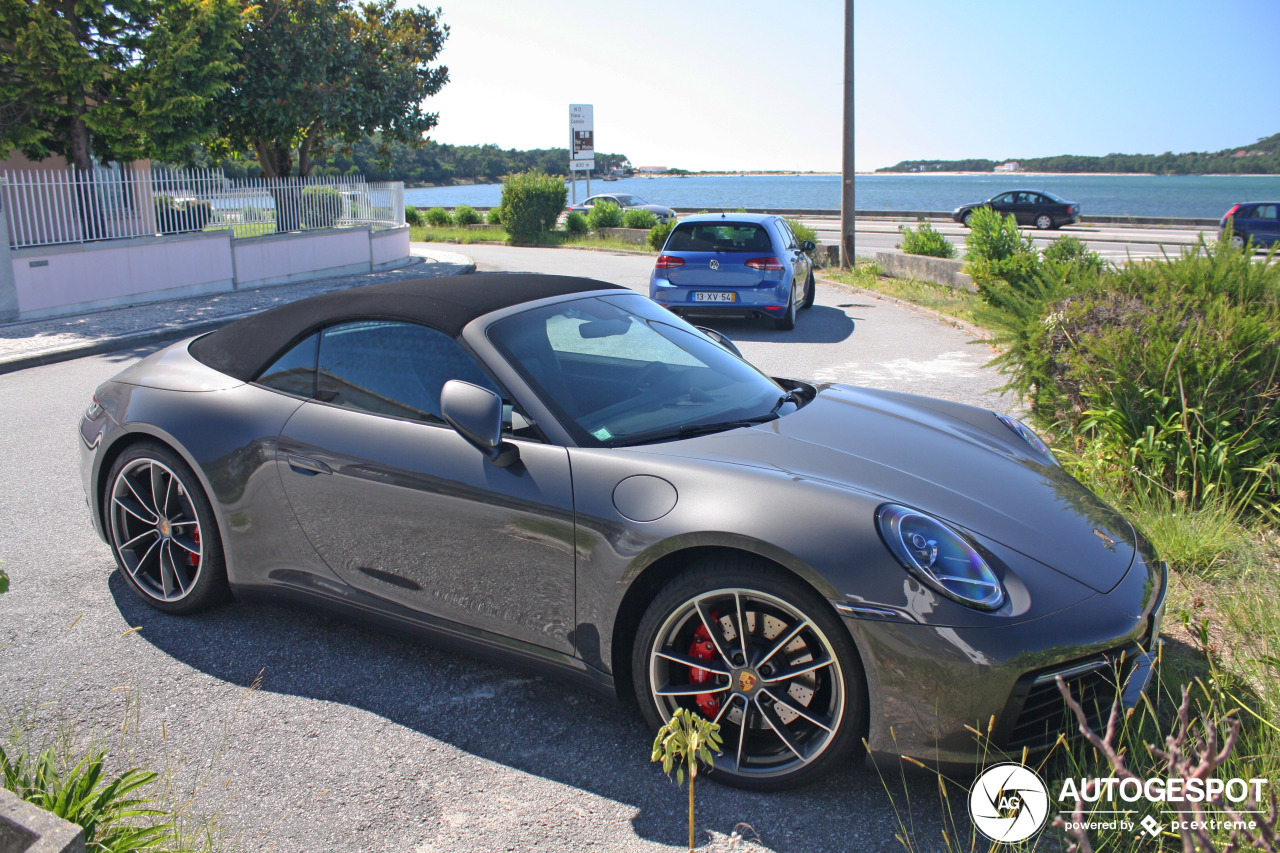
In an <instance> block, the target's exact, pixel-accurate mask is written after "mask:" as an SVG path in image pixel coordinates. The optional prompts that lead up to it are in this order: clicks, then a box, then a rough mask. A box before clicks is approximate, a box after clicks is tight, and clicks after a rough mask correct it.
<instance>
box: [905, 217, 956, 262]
mask: <svg viewBox="0 0 1280 853" xmlns="http://www.w3.org/2000/svg"><path fill="white" fill-rule="evenodd" d="M898 230H899V232H901V234H902V242H901V243H899V244H898V248H899V249H901V250H902V251H904V252H906V253H907V254H908V255H928V256H929V257H931V258H954V257H955V256H956V247H955V246H954V245H952V243H951V241H950V240H948V239H947V238H946V237H943V236H942V235H941V234H939V233H938V232H937V231H934V230H933V226H932V225H930V224H929V223H928V222H925V221H924V220H923V219H921V220H920V221H919V230H917V231H912V230H911V228H910V227H909V226H907V225H903V226H902V227H901V228H899V229H898Z"/></svg>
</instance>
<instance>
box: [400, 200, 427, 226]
mask: <svg viewBox="0 0 1280 853" xmlns="http://www.w3.org/2000/svg"><path fill="white" fill-rule="evenodd" d="M404 221H405V224H406V225H412V226H414V227H416V228H421V227H422V225H423V219H422V212H421V211H419V210H418V208H416V207H414V206H413V205H407V206H406V207H405V209H404Z"/></svg>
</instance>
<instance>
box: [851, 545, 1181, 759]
mask: <svg viewBox="0 0 1280 853" xmlns="http://www.w3.org/2000/svg"><path fill="white" fill-rule="evenodd" d="M1167 585H1168V575H1167V570H1166V569H1165V568H1164V566H1163V564H1161V563H1158V562H1155V561H1154V560H1152V561H1151V562H1144V560H1143V559H1142V557H1139V558H1138V559H1136V560H1135V561H1134V564H1133V566H1132V567H1131V568H1130V570H1129V571H1128V573H1127V574H1126V575H1125V577H1124V578H1123V579H1122V580H1121V581H1120V583H1119V584H1117V586H1116V587H1115V588H1114V589H1113V590H1112V591H1111V592H1109V593H1106V594H1104V595H1095V596H1092V597H1091V598H1088V599H1086V600H1085V601H1082V602H1080V603H1079V604H1076V605H1074V606H1072V607H1069V608H1066V609H1065V610H1062V611H1059V612H1058V613H1054V614H1051V615H1048V616H1044V617H1041V618H1039V619H1033V620H1030V621H1027V622H1022V623H1018V624H1015V625H1008V626H1000V627H987V628H946V627H934V626H928V625H921V624H913V623H907V622H901V621H892V620H889V619H884V618H881V617H877V616H876V615H875V614H870V613H863V614H858V615H850V614H849V613H847V612H845V614H844V615H845V622H846V624H847V625H848V627H849V629H850V631H851V633H852V634H853V636H854V640H855V642H856V643H857V645H858V649H859V652H860V653H861V654H862V657H863V664H864V669H865V671H866V673H867V682H868V683H867V687H868V693H869V696H870V708H869V709H868V733H867V742H868V744H869V746H870V751H871V753H872V756H873V757H876V756H879V757H892V758H894V759H896V758H898V757H899V756H907V757H910V758H913V759H916V760H919V761H923V762H927V763H931V764H934V765H973V764H976V763H979V762H980V761H982V760H984V759H988V758H989V757H990V756H991V755H992V754H993V753H995V752H997V751H1004V752H1006V753H1008V754H1010V755H1014V756H1017V755H1018V754H1020V753H1021V751H1022V750H1023V749H1024V748H1026V749H1027V750H1028V751H1031V752H1036V751H1040V750H1043V749H1046V748H1048V747H1050V746H1052V745H1053V743H1054V742H1055V741H1056V740H1057V738H1058V735H1059V734H1064V735H1066V736H1067V737H1073V736H1075V734H1076V733H1077V726H1076V721H1075V718H1074V717H1073V716H1069V714H1068V710H1067V707H1066V703H1065V702H1064V701H1063V699H1062V697H1061V694H1060V693H1059V692H1058V688H1057V682H1056V680H1055V676H1058V675H1061V676H1062V677H1063V680H1064V681H1065V682H1066V683H1067V685H1068V687H1069V688H1070V689H1071V693H1072V696H1073V698H1076V699H1077V701H1080V702H1081V704H1082V706H1083V707H1084V709H1085V711H1086V713H1087V714H1088V716H1089V718H1090V721H1091V723H1092V724H1094V725H1095V726H1097V725H1099V724H1105V719H1106V713H1107V709H1108V708H1109V707H1110V706H1111V703H1112V701H1113V700H1114V699H1115V697H1116V695H1117V693H1118V692H1119V693H1121V694H1122V696H1123V700H1124V702H1125V704H1126V706H1128V707H1132V705H1133V704H1134V703H1136V702H1137V701H1138V698H1139V697H1140V696H1141V693H1142V692H1143V691H1144V690H1145V689H1146V686H1147V682H1148V680H1149V678H1150V675H1151V665H1152V661H1153V658H1154V656H1155V653H1156V651H1157V645H1158V635H1159V626H1160V620H1161V618H1162V615H1163V611H1164V597H1165V590H1166V588H1167ZM842 612H843V611H842ZM975 731H976V732H978V733H979V734H975Z"/></svg>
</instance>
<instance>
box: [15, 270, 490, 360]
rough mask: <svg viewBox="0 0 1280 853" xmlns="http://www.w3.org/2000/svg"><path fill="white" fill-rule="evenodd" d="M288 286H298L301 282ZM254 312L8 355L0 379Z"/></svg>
mask: <svg viewBox="0 0 1280 853" xmlns="http://www.w3.org/2000/svg"><path fill="white" fill-rule="evenodd" d="M409 254H410V256H411V257H414V258H425V259H427V260H430V261H434V262H436V263H440V264H448V265H451V266H456V267H459V268H460V269H459V270H458V271H457V272H456V273H455V275H466V274H468V273H473V272H475V271H476V264H475V261H473V260H472V259H471V258H469V257H467V256H466V255H460V254H457V253H454V252H440V251H435V250H432V251H430V252H423V251H419V252H414V251H413V248H412V247H410V249H409ZM403 266H407V264H406V265H402V266H401V267H400V268H403ZM390 269H395V268H390ZM388 271H390V270H388ZM315 281H323V279H315ZM291 283H292V284H299V283H301V282H291ZM303 298H306V297H303ZM255 313H257V311H239V312H236V313H234V314H224V315H222V316H221V317H217V318H214V319H212V320H198V321H195V322H191V323H181V324H178V325H175V326H166V327H161V328H158V329H145V330H141V331H137V332H128V333H126V334H123V335H111V336H108V337H102V338H98V339H96V340H92V341H86V342H85V343H82V344H72V345H69V346H63V347H57V348H54V349H47V350H42V351H41V352H34V353H29V354H26V355H17V356H11V357H9V358H3V359H0V376H2V375H4V374H6V373H17V372H18V371H20V370H26V369H27V368H29V367H43V366H44V365H48V364H58V363H60V362H64V361H73V360H74V359H77V358H85V357H87V356H91V355H102V354H104V353H109V352H117V351H119V350H123V349H132V348H133V347H139V346H143V345H146V344H161V343H168V342H170V341H178V340H182V339H183V338H190V337H194V336H196V335H199V334H203V333H204V332H211V331H213V330H214V329H218V328H221V327H222V326H225V325H226V324H228V323H230V322H232V321H234V320H239V319H241V318H242V317H249V316H251V315H253V314H255Z"/></svg>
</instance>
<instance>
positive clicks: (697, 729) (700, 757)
mask: <svg viewBox="0 0 1280 853" xmlns="http://www.w3.org/2000/svg"><path fill="white" fill-rule="evenodd" d="M722 744H723V742H722V741H721V740H720V724H719V723H713V722H711V721H709V720H707V719H706V718H705V717H703V716H701V715H700V714H695V713H693V712H692V711H690V710H688V709H686V708H676V713H675V715H674V716H673V717H672V718H671V719H670V720H668V721H667V724H666V725H665V726H663V727H662V728H660V729H658V736H657V737H655V738H654V739H653V756H652V758H651V759H650V760H652V761H661V762H662V772H663V773H666V774H667V775H668V776H670V775H671V770H672V768H675V771H676V784H677V785H683V784H684V773H685V768H686V767H687V768H688V770H689V850H690V853H692V851H693V849H694V846H695V845H694V836H693V780H694V779H695V778H696V777H697V775H698V765H699V764H705V765H707V767H711V766H712V765H713V764H714V763H715V761H714V758H713V757H712V755H711V753H712V751H713V750H714V751H715V753H716V755H719V754H720V747H721V746H722Z"/></svg>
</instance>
